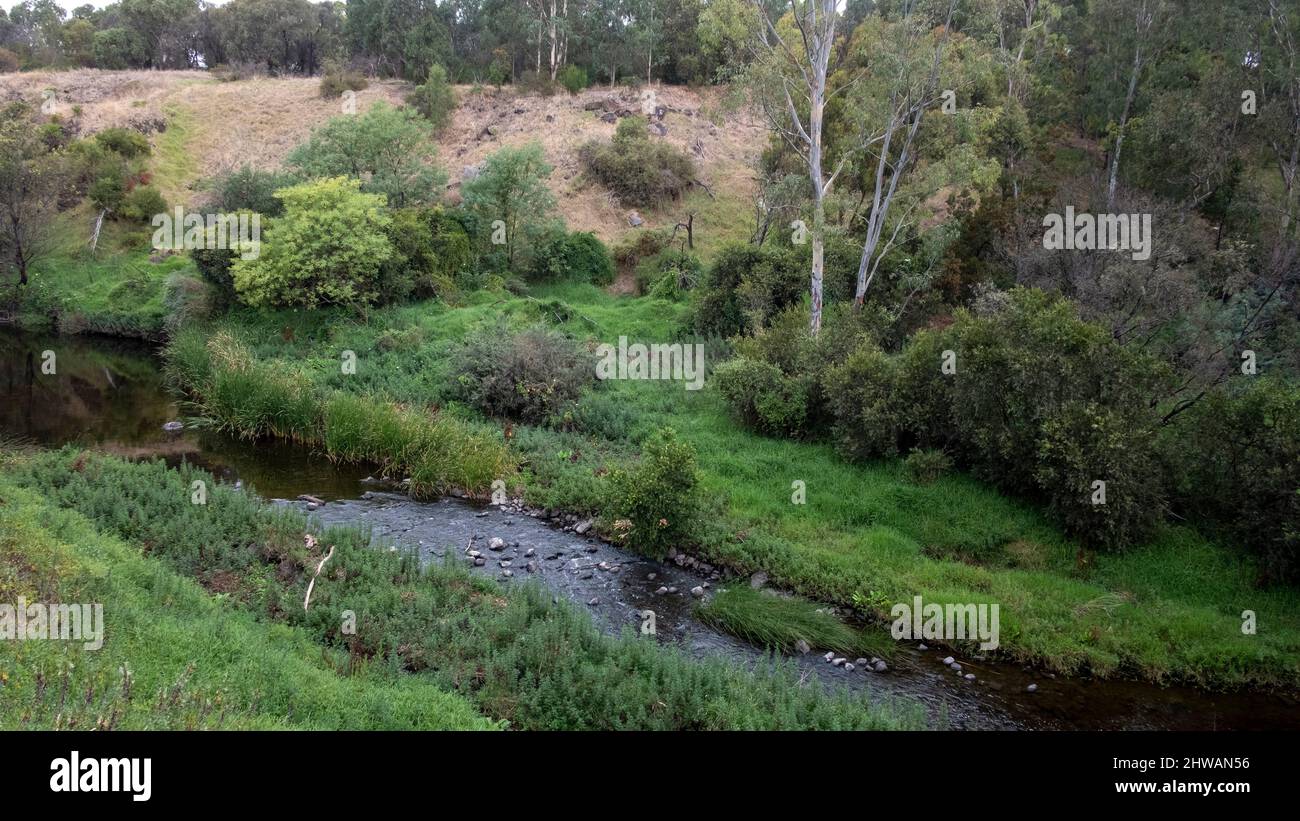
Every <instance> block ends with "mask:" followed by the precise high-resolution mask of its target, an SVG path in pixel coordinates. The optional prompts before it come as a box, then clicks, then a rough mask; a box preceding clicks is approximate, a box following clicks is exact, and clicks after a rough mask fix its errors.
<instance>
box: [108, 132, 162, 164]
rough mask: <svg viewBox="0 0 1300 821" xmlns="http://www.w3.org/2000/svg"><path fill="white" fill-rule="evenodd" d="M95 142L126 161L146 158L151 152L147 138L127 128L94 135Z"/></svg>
mask: <svg viewBox="0 0 1300 821" xmlns="http://www.w3.org/2000/svg"><path fill="white" fill-rule="evenodd" d="M95 142H97V143H99V144H100V145H101V146H103V147H104V148H107V149H108V150H109V151H112V152H114V153H116V154H119V155H121V156H123V157H125V158H127V159H128V160H129V159H133V158H135V157H147V156H148V155H149V152H150V150H151V149H150V148H149V140H148V138H147V137H145V136H144V135H143V134H141V133H140V132H139V131H132V130H131V129H129V128H106V129H104V130H103V131H100V132H98V133H97V134H95Z"/></svg>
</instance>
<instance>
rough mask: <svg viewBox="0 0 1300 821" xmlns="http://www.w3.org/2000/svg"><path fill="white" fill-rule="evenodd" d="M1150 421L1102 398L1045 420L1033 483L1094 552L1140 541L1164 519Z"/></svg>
mask: <svg viewBox="0 0 1300 821" xmlns="http://www.w3.org/2000/svg"><path fill="white" fill-rule="evenodd" d="M1149 422H1150V420H1149V419H1143V418H1142V413H1141V412H1140V411H1139V412H1137V413H1133V412H1132V411H1130V410H1126V409H1123V408H1114V407H1104V406H1102V405H1100V404H1098V403H1097V402H1095V401H1094V402H1071V403H1069V404H1067V405H1065V406H1064V407H1062V408H1060V409H1059V410H1057V411H1056V412H1055V413H1053V414H1052V415H1051V416H1049V417H1048V418H1047V419H1045V420H1044V423H1043V429H1042V433H1041V435H1040V437H1039V457H1038V462H1037V464H1038V467H1037V469H1036V470H1035V472H1034V479H1035V481H1037V482H1038V485H1039V487H1041V488H1042V490H1043V492H1044V493H1045V494H1046V495H1047V498H1048V504H1049V508H1050V510H1051V512H1052V513H1053V515H1054V516H1055V517H1056V519H1057V520H1058V521H1059V522H1061V524H1063V525H1064V526H1065V528H1066V530H1068V531H1069V532H1071V533H1073V534H1075V535H1076V536H1078V537H1079V538H1080V539H1081V540H1083V541H1084V543H1085V544H1087V545H1089V546H1091V547H1101V548H1122V547H1126V546H1128V545H1132V544H1136V543H1138V542H1139V541H1141V540H1142V539H1144V538H1145V537H1147V536H1149V535H1150V534H1151V532H1152V530H1153V529H1154V528H1155V526H1156V524H1157V523H1158V522H1159V521H1160V519H1161V517H1162V516H1163V514H1164V511H1165V496H1164V487H1163V485H1162V484H1161V476H1160V472H1159V470H1158V468H1157V465H1156V461H1155V456H1154V452H1153V449H1152V447H1151V441H1150V440H1151V429H1150V427H1149Z"/></svg>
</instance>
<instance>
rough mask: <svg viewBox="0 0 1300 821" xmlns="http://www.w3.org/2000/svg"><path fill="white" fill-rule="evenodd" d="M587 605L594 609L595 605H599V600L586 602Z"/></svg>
mask: <svg viewBox="0 0 1300 821" xmlns="http://www.w3.org/2000/svg"><path fill="white" fill-rule="evenodd" d="M587 604H589V605H591V606H592V607H595V606H596V605H598V604H600V599H598V598H597V599H592V600H591V601H589V602H587Z"/></svg>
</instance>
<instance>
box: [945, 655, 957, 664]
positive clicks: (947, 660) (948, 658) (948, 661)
mask: <svg viewBox="0 0 1300 821" xmlns="http://www.w3.org/2000/svg"><path fill="white" fill-rule="evenodd" d="M953 661H955V659H953V657H952V656H948V657H947V658H945V659H944V660H943V663H944V664H945V665H947V664H952V663H953Z"/></svg>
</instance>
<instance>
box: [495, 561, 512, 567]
mask: <svg viewBox="0 0 1300 821" xmlns="http://www.w3.org/2000/svg"><path fill="white" fill-rule="evenodd" d="M497 564H499V565H501V566H502V567H509V566H510V564H511V562H510V560H509V559H502V560H501V561H499V562H497Z"/></svg>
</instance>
